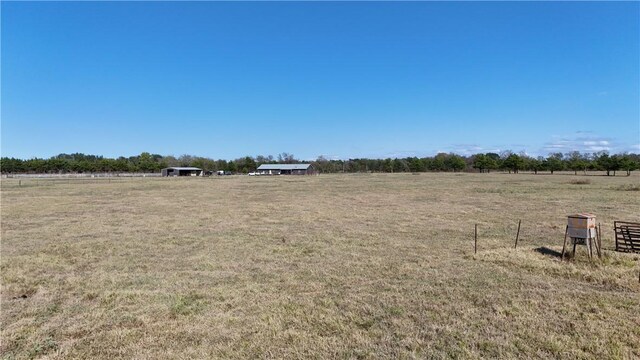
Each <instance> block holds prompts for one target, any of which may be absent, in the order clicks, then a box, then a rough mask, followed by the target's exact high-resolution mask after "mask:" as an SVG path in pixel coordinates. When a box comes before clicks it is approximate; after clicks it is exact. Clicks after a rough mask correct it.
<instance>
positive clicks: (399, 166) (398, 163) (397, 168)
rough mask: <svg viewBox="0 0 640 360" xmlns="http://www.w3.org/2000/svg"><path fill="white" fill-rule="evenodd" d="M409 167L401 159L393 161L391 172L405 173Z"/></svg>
mask: <svg viewBox="0 0 640 360" xmlns="http://www.w3.org/2000/svg"><path fill="white" fill-rule="evenodd" d="M407 171H409V165H408V164H407V162H406V161H404V160H403V159H393V172H407Z"/></svg>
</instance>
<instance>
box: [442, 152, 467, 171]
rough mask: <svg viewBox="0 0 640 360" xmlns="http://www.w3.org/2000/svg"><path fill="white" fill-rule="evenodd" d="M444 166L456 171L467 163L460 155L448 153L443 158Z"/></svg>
mask: <svg viewBox="0 0 640 360" xmlns="http://www.w3.org/2000/svg"><path fill="white" fill-rule="evenodd" d="M445 166H446V167H447V169H449V170H453V171H455V172H458V171H462V170H464V169H465V168H466V167H467V163H466V162H465V161H464V159H463V158H462V157H461V156H459V155H456V154H449V156H448V157H447V159H446V160H445Z"/></svg>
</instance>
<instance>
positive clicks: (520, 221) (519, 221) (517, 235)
mask: <svg viewBox="0 0 640 360" xmlns="http://www.w3.org/2000/svg"><path fill="white" fill-rule="evenodd" d="M521 223H522V220H518V232H517V233H516V245H515V246H514V247H513V248H514V249H517V248H518V238H519V237H520V224H521Z"/></svg>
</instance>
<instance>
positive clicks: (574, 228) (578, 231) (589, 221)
mask: <svg viewBox="0 0 640 360" xmlns="http://www.w3.org/2000/svg"><path fill="white" fill-rule="evenodd" d="M567 237H569V238H571V241H572V243H573V256H575V254H576V245H577V244H584V245H586V246H587V253H588V254H589V259H590V260H591V259H593V249H594V248H595V250H596V252H597V254H598V257H602V247H601V241H600V232H599V231H598V227H597V226H596V216H595V215H593V214H575V215H569V216H568V221H567V228H566V230H565V232H564V244H563V245H562V260H564V254H565V250H566V247H567Z"/></svg>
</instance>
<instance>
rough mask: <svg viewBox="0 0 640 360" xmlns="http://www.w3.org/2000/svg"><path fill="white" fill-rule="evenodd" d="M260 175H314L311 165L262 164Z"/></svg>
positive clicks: (259, 168) (259, 170) (259, 169)
mask: <svg viewBox="0 0 640 360" xmlns="http://www.w3.org/2000/svg"><path fill="white" fill-rule="evenodd" d="M257 172H258V174H260V175H313V174H315V173H316V171H315V169H314V168H313V165H311V164H262V165H260V166H259V167H258V170H257Z"/></svg>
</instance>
